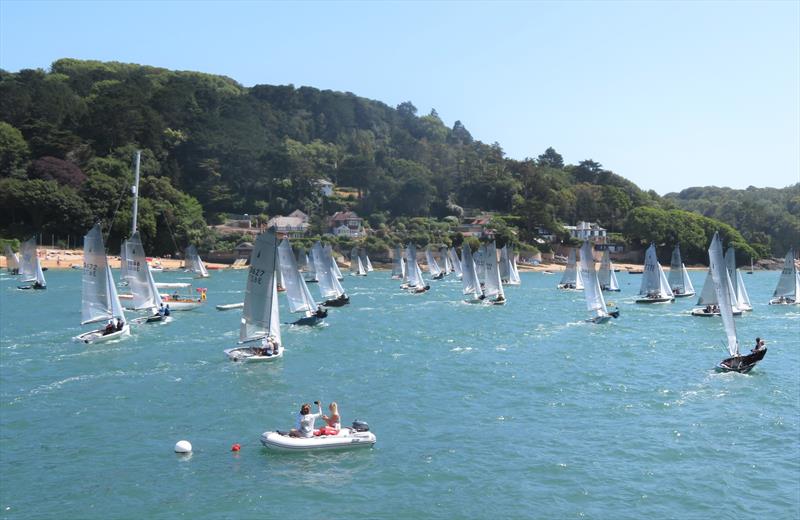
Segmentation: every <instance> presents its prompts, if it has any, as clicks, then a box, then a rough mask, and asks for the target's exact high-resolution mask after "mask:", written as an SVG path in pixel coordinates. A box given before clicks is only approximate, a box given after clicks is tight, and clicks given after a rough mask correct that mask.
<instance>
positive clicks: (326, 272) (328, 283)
mask: <svg viewBox="0 0 800 520" xmlns="http://www.w3.org/2000/svg"><path fill="white" fill-rule="evenodd" d="M312 251H313V255H312V256H313V258H314V264H315V266H314V267H315V269H316V273H317V281H318V282H319V293H320V294H321V295H322V298H324V299H330V298H338V297H339V296H341V295H343V294H344V288H343V287H342V284H341V283H339V280H338V279H337V278H336V276H334V274H333V267H332V265H333V263H334V260H333V255H332V254H331V250H330V249H329V248H327V247H326V248H324V249H323V247H322V244H320V243H319V242H317V243H315V244H314V247H313V248H312Z"/></svg>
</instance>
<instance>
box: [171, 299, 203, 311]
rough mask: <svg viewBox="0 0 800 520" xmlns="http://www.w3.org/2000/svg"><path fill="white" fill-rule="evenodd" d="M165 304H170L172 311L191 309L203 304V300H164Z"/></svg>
mask: <svg viewBox="0 0 800 520" xmlns="http://www.w3.org/2000/svg"><path fill="white" fill-rule="evenodd" d="M164 305H169V310H171V311H190V310H192V309H196V308H198V307H200V306H201V305H203V302H198V301H185V302H182V301H174V300H173V301H170V300H164Z"/></svg>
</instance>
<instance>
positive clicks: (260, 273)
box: [249, 266, 266, 285]
mask: <svg viewBox="0 0 800 520" xmlns="http://www.w3.org/2000/svg"><path fill="white" fill-rule="evenodd" d="M264 273H266V271H265V270H264V269H256V268H255V267H252V266H251V267H250V275H249V276H250V281H251V282H253V283H257V284H258V285H261V279H262V278H263V277H264Z"/></svg>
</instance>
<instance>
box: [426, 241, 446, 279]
mask: <svg viewBox="0 0 800 520" xmlns="http://www.w3.org/2000/svg"><path fill="white" fill-rule="evenodd" d="M425 261H426V262H427V263H428V272H429V273H430V275H431V276H432V277H436V276H439V275H440V274H442V268H441V267H439V264H438V263H437V262H436V259H435V258H434V257H433V252H431V248H430V246H428V247H427V248H425Z"/></svg>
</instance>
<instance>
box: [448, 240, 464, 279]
mask: <svg viewBox="0 0 800 520" xmlns="http://www.w3.org/2000/svg"><path fill="white" fill-rule="evenodd" d="M448 254H449V255H450V262H451V263H452V264H453V271H454V272H455V273H456V276H457V277H459V278H461V277H462V271H461V260H460V259H459V258H458V252H457V251H456V248H455V247H451V248H450V249H449V251H448Z"/></svg>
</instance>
